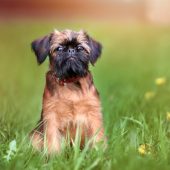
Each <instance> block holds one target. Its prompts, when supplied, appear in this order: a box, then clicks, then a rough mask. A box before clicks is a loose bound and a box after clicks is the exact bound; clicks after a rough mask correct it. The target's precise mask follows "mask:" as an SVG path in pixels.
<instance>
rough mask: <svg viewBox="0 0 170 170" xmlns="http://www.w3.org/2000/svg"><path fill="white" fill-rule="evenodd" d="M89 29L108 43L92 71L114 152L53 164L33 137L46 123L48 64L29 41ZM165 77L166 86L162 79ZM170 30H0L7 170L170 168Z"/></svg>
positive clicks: (0, 150) (30, 26) (0, 152)
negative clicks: (44, 101) (39, 123)
mask: <svg viewBox="0 0 170 170" xmlns="http://www.w3.org/2000/svg"><path fill="white" fill-rule="evenodd" d="M55 27H56V28H58V29H63V28H71V29H75V30H79V29H80V28H84V29H85V30H87V31H88V32H89V33H90V34H91V35H92V36H93V37H95V38H96V39H97V40H99V41H100V42H102V44H103V46H104V48H103V54H102V57H101V59H100V60H99V61H98V63H97V64H96V67H93V68H92V67H91V70H92V72H93V75H94V82H95V84H96V86H97V88H98V90H99V92H100V96H101V100H102V106H103V114H104V125H105V133H106V135H107V136H108V148H107V149H106V151H103V150H102V149H101V148H100V147H96V148H94V149H87V148H86V149H85V150H83V151H79V149H78V147H76V146H75V147H74V148H65V149H63V152H62V153H61V154H60V155H58V156H55V157H53V158H50V159H47V157H46V155H45V154H44V152H41V153H39V152H36V151H35V150H34V149H33V148H32V147H31V145H30V142H29V140H28V136H27V135H28V133H29V132H30V130H32V129H33V128H34V127H35V125H36V122H37V121H38V119H39V117H40V111H41V100H42V93H43V88H44V83H45V78H44V75H45V72H46V71H47V68H48V61H46V62H45V64H43V65H42V66H37V63H36V60H35V56H34V55H33V53H32V52H31V50H30V42H31V41H32V40H34V39H36V38H38V37H40V36H42V35H45V34H47V33H49V32H51V31H52V30H53V28H55ZM159 77H162V79H160V80H157V81H158V82H157V84H156V83H155V80H156V79H157V78H159ZM167 112H170V28H167V27H153V26H143V25H133V26H126V25H108V24H106V25H102V24H98V23H95V24H93V23H85V24H84V23H55V22H47V23H45V22H41V23H38V22H35V21H32V22H31V21H30V22H27V23H24V22H21V23H20V22H17V23H14V22H13V23H12V22H11V23H8V24H2V23H1V25H0V169H3V170H5V169H13V170H14V169H15V170H22V169H27V170H36V169H48V170H53V169H71V170H73V169H75V170H78V169H88V170H90V169H97V170H99V169H105V170H106V169H108V170H109V169H115V170H119V169H120V170H122V169H134V170H136V169H138V170H139V169H142V170H143V169H145V170H147V169H148V170H150V169H159V170H160V169H162V170H165V169H169V168H170V115H169V117H168V115H167Z"/></svg>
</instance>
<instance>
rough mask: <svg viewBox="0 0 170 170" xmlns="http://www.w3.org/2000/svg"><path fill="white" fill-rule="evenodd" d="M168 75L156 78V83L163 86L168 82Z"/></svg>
mask: <svg viewBox="0 0 170 170" xmlns="http://www.w3.org/2000/svg"><path fill="white" fill-rule="evenodd" d="M166 81H167V80H166V77H159V78H157V79H155V84H156V85H158V86H162V85H164V84H165V83H166Z"/></svg>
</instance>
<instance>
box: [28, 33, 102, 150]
mask: <svg viewBox="0 0 170 170" xmlns="http://www.w3.org/2000/svg"><path fill="white" fill-rule="evenodd" d="M54 34H56V35H58V36H56V37H55V36H53V39H52V40H51V41H52V42H53V43H52V44H53V45H52V46H51V52H53V49H54V48H56V46H57V44H59V43H61V42H62V41H65V39H66V38H67V39H68V38H69V37H73V35H71V36H70V34H71V33H70V31H68V30H67V31H65V32H62V33H61V32H57V31H55V32H54ZM72 34H76V33H74V32H72ZM77 39H78V41H80V42H81V43H82V44H83V45H84V47H85V48H86V50H87V51H89V50H90V48H89V47H88V45H87V44H86V41H85V38H84V37H83V33H80V32H79V34H78V38H77ZM53 57H55V56H54V55H53ZM50 69H51V70H50V71H48V72H47V74H46V85H45V89H44V94H43V108H42V113H41V120H40V122H39V123H40V124H38V126H37V127H36V128H35V129H34V130H33V131H32V132H31V139H32V143H33V146H34V147H35V148H37V149H42V148H43V146H44V143H45V142H46V143H47V148H48V152H49V153H54V152H60V150H61V139H62V138H63V137H66V135H67V133H68V132H69V134H70V140H71V141H70V142H72V141H74V139H75V135H76V131H77V128H80V132H81V134H80V136H81V147H83V146H84V144H85V139H86V138H87V139H90V138H92V137H94V136H95V135H96V138H94V140H93V144H94V143H96V142H98V141H102V140H104V129H103V118H102V113H101V104H100V99H99V95H98V92H97V90H96V88H95V86H94V84H93V78H92V75H91V73H90V72H88V74H87V75H86V76H85V77H81V78H80V79H79V80H78V81H76V82H71V83H66V84H65V85H64V86H61V85H60V84H59V83H58V80H57V78H56V77H55V75H54V71H53V66H52V63H50ZM45 140H46V141H45Z"/></svg>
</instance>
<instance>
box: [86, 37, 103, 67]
mask: <svg viewBox="0 0 170 170" xmlns="http://www.w3.org/2000/svg"><path fill="white" fill-rule="evenodd" d="M89 45H90V48H91V52H90V62H91V64H92V65H94V64H95V62H96V61H97V59H98V58H99V57H100V55H101V52H102V45H101V44H100V43H99V42H97V41H95V40H94V39H92V38H91V37H89Z"/></svg>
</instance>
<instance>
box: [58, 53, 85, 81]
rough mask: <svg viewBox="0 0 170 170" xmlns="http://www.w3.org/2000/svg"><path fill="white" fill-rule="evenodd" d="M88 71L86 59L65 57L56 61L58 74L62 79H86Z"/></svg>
mask: <svg viewBox="0 0 170 170" xmlns="http://www.w3.org/2000/svg"><path fill="white" fill-rule="evenodd" d="M87 71H88V60H87V58H85V57H79V58H78V57H74V56H73V57H65V58H62V59H58V60H57V61H56V73H57V76H58V77H59V78H60V79H68V78H72V77H84V76H85V75H86V74H87Z"/></svg>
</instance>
